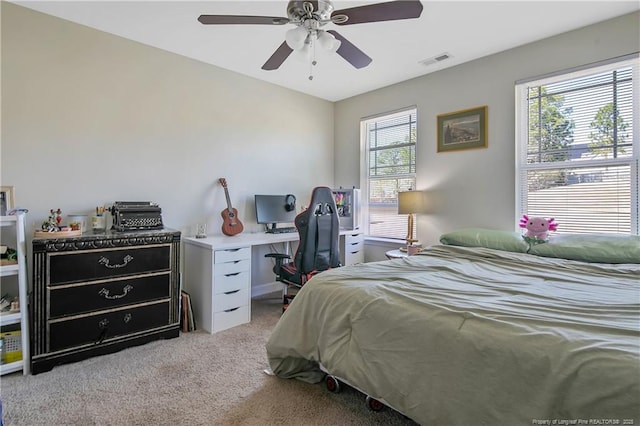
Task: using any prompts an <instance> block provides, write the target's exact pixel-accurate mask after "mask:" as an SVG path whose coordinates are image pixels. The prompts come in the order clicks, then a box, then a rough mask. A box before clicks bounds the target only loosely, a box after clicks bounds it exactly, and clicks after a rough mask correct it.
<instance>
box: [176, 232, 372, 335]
mask: <svg viewBox="0 0 640 426" xmlns="http://www.w3.org/2000/svg"><path fill="white" fill-rule="evenodd" d="M297 241H298V233H297V232H290V233H283V234H267V233H264V232H259V233H242V234H238V235H235V236H233V237H227V236H225V235H212V236H208V237H206V238H194V237H184V238H183V242H184V262H183V264H184V268H183V279H182V287H183V289H184V290H185V291H186V292H188V293H189V294H190V295H191V303H192V307H193V313H194V316H195V320H196V327H198V328H199V329H204V330H206V331H207V332H209V333H215V332H218V331H222V330H225V329H227V328H230V327H234V326H236V325H240V324H244V323H246V322H249V321H250V320H251V296H252V294H254V295H260V294H267V293H271V292H273V291H278V290H279V289H281V288H282V285H281V284H280V283H278V282H276V281H275V274H274V273H273V272H272V268H273V264H272V263H271V262H272V261H271V260H269V259H266V258H265V257H264V254H265V253H269V252H274V251H279V252H281V253H288V254H291V253H292V252H293V251H292V243H295V242H297ZM276 245H282V246H281V247H280V248H279V250H276V249H275V248H272V247H270V246H274V247H275V246H276ZM363 248H364V247H363V235H362V231H340V255H341V261H342V264H343V265H350V264H353V263H361V262H362V261H363V260H364V250H363ZM266 277H268V278H266Z"/></svg>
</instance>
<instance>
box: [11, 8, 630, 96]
mask: <svg viewBox="0 0 640 426" xmlns="http://www.w3.org/2000/svg"><path fill="white" fill-rule="evenodd" d="M379 2H380V0H377V1H354V0H347V1H344V0H342V1H340V0H335V1H334V2H333V5H334V8H335V9H336V10H339V9H343V8H347V7H353V6H360V5H365V4H371V3H379ZM12 3H16V4H19V5H22V6H25V7H28V8H31V9H34V10H37V11H40V12H44V13H47V14H50V15H53V16H57V17H60V18H63V19H67V20H69V21H72V22H76V23H79V24H82V25H86V26H89V27H93V28H96V29H99V30H102V31H105V32H108V33H111V34H115V35H118V36H121V37H125V38H128V39H131V40H135V41H138V42H140V43H144V44H147V45H150V46H154V47H157V48H160V49H164V50H167V51H169V52H174V53H177V54H180V55H184V56H187V57H189V58H193V59H197V60H199V61H203V62H206V63H209V64H213V65H216V66H219V67H221V68H225V69H228V70H231V71H235V72H238V73H241V74H245V75H248V76H251V77H255V78H257V79H260V80H264V81H267V82H270V83H274V84H277V85H280V86H284V87H288V88H290V89H293V90H296V91H299V92H303V93H307V94H309V95H312V96H316V97H319V98H323V99H327V100H329V101H338V100H341V99H345V98H348V97H351V96H354V95H358V94H361V93H364V92H368V91H370V90H374V89H377V88H380V87H384V86H388V85H390V84H394V83H397V82H400V81H403V80H407V79H410V78H414V77H418V76H421V75H424V74H428V73H430V72H434V71H437V70H441V69H444V68H448V67H451V66H454V65H458V64H461V63H463V62H467V61H471V60H473V59H476V58H479V57H482V56H486V55H490V54H493V53H497V52H500V51H504V50H507V49H510V48H513V47H516V46H520V45H523V44H526V43H530V42H533V41H536V40H540V39H543V38H546V37H549V36H553V35H556V34H560V33H563V32H567V31H570V30H573V29H576V28H580V27H583V26H586V25H589V24H593V23H595V22H599V21H604V20H607V19H610V18H613V17H616V16H620V15H624V14H626V13H630V12H632V11H636V10H640V2H638V1H616V0H608V1H593V0H591V1H576V0H574V1H526V0H510V1H455V0H446V1H443V0H440V1H430V0H424V1H422V4H423V6H424V10H423V11H422V16H421V17H420V18H418V19H410V20H403V21H388V22H375V23H367V24H356V25H349V26H342V27H338V26H336V25H333V24H328V25H327V26H326V27H325V29H335V30H337V31H338V32H339V33H340V34H341V35H342V36H344V37H345V38H347V39H348V40H349V41H351V42H352V43H353V44H355V45H356V46H357V47H359V48H360V49H361V50H363V51H364V52H365V53H366V54H367V55H369V56H370V57H371V58H373V62H372V63H371V64H370V65H369V66H368V67H366V68H362V69H359V70H358V69H355V68H354V67H353V66H351V65H350V64H349V63H348V62H346V61H345V60H344V59H342V58H341V57H340V56H338V55H336V54H329V53H325V52H318V53H317V56H316V59H317V61H318V64H317V66H315V67H314V70H313V76H314V78H313V80H311V81H310V80H309V79H308V76H309V72H310V68H311V66H310V64H308V63H305V62H301V61H299V60H297V59H296V58H294V57H293V56H290V57H289V58H288V59H287V60H286V61H285V62H284V64H283V65H282V66H281V67H280V68H279V69H277V70H274V71H264V70H262V69H261V66H262V64H264V62H265V61H266V60H267V59H268V58H269V57H270V56H271V54H272V53H273V52H274V51H275V49H276V48H277V47H278V46H280V44H281V43H282V42H283V41H284V35H285V32H286V31H287V30H288V29H289V28H293V25H291V24H289V25H284V26H270V25H202V24H200V23H199V22H198V21H197V18H198V16H199V15H201V14H234V15H260V16H262V15H265V16H282V17H286V6H287V1H286V0H280V1H272V0H270V1H266V0H262V1H246V0H236V1H200V2H197V1H195V2H194V1H113V0H110V1H99V0H88V1H87V0H85V1H12ZM329 27H330V28H329ZM442 53H448V54H449V55H451V58H450V59H448V60H445V61H443V62H440V63H437V64H433V65H430V66H425V65H423V64H421V63H420V62H421V61H423V60H425V59H428V58H432V57H434V56H438V55H440V54H442Z"/></svg>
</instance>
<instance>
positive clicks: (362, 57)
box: [327, 30, 372, 69]
mask: <svg viewBox="0 0 640 426" xmlns="http://www.w3.org/2000/svg"><path fill="white" fill-rule="evenodd" d="M327 32H328V33H331V34H332V35H333V36H334V37H335V38H336V39H338V40H340V47H339V48H338V50H336V53H337V54H338V55H340V56H342V57H343V58H344V59H345V60H346V61H347V62H349V63H350V64H351V65H353V66H354V67H356V68H358V69H360V68H364V67H366V66H367V65H369V64H370V63H371V61H372V59H371V58H370V57H368V56H367V55H366V53H364V52H363V51H362V50H360V49H358V48H357V47H356V46H355V45H354V44H353V43H351V42H350V41H349V40H347V39H346V38H344V37H343V36H341V35H340V34H339V33H338V32H337V31H334V30H328V31H327Z"/></svg>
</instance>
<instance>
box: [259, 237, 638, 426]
mask: <svg viewBox="0 0 640 426" xmlns="http://www.w3.org/2000/svg"><path fill="white" fill-rule="evenodd" d="M267 355H268V359H269V363H270V366H271V369H272V370H273V372H274V373H275V374H276V375H277V376H279V377H283V378H298V379H301V380H305V381H308V382H318V381H321V380H322V378H323V376H324V373H323V371H322V369H324V370H326V371H328V372H329V373H330V374H332V375H335V376H337V377H339V378H342V379H344V381H346V382H347V383H349V384H351V385H353V386H355V387H356V388H358V389H360V390H362V391H364V392H366V393H367V394H369V395H371V396H372V397H374V398H377V399H380V400H382V401H384V402H386V403H387V404H389V405H390V406H392V407H394V408H395V409H397V410H398V411H400V412H402V413H404V414H405V415H407V416H408V417H410V418H412V419H414V420H415V421H417V422H418V423H420V424H423V425H428V426H432V425H446V426H455V425H459V426H469V425H531V424H545V423H546V421H547V420H548V421H549V423H548V424H554V423H553V421H554V420H555V421H556V423H555V424H563V423H561V422H574V421H575V423H573V424H580V423H578V422H579V421H582V420H584V421H587V422H589V421H591V423H586V424H624V423H623V422H624V421H625V420H626V419H631V420H632V421H633V422H634V423H633V424H636V425H638V424H640V408H639V407H640V404H639V401H640V265H632V264H619V265H608V264H589V263H583V262H577V261H568V260H562V259H553V258H542V257H537V256H533V255H528V254H522V253H510V252H503V251H498V250H492V249H485V248H465V247H453V246H434V247H431V248H429V249H428V250H426V251H425V252H423V253H422V254H419V255H416V256H411V257H408V258H403V259H394V260H389V261H384V262H372V263H366V264H361V265H355V266H349V267H342V268H337V269H333V270H330V271H326V272H323V273H321V274H319V275H318V276H316V277H314V278H313V279H312V280H311V281H310V282H309V283H308V284H307V285H305V286H304V287H303V288H302V290H301V291H300V293H299V294H298V295H297V296H296V298H295V299H294V301H293V303H292V304H291V305H290V306H289V309H288V310H287V311H286V312H285V313H284V314H283V316H282V318H281V319H280V321H279V322H278V324H277V326H276V327H275V329H274V331H273V333H272V335H271V336H270V339H269V341H268V343H267ZM320 365H321V366H322V369H321V367H320ZM609 420H613V421H618V422H619V423H615V422H613V423H597V422H596V421H607V422H608V421H609ZM542 422H545V423H542ZM564 424H571V423H564ZM627 424H629V423H627Z"/></svg>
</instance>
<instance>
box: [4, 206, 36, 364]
mask: <svg viewBox="0 0 640 426" xmlns="http://www.w3.org/2000/svg"><path fill="white" fill-rule="evenodd" d="M0 227H1V228H0V237H1V240H2V245H6V246H9V247H11V248H15V250H16V252H17V253H16V254H17V260H18V263H17V264H14V265H0V280H1V283H0V288H1V289H2V292H3V293H6V292H7V289H11V290H12V291H13V292H15V290H17V292H18V299H19V301H20V311H19V312H2V313H0V326H2V327H3V328H4V327H7V326H10V325H14V324H19V325H20V340H21V347H22V359H21V360H19V361H15V362H10V363H7V364H2V365H0V374H2V375H4V374H8V373H13V372H15V371H20V370H22V373H23V374H29V358H30V357H29V315H28V309H27V308H28V306H29V303H28V300H27V256H26V243H25V215H24V214H19V215H16V216H0ZM12 228H13V229H12Z"/></svg>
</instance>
